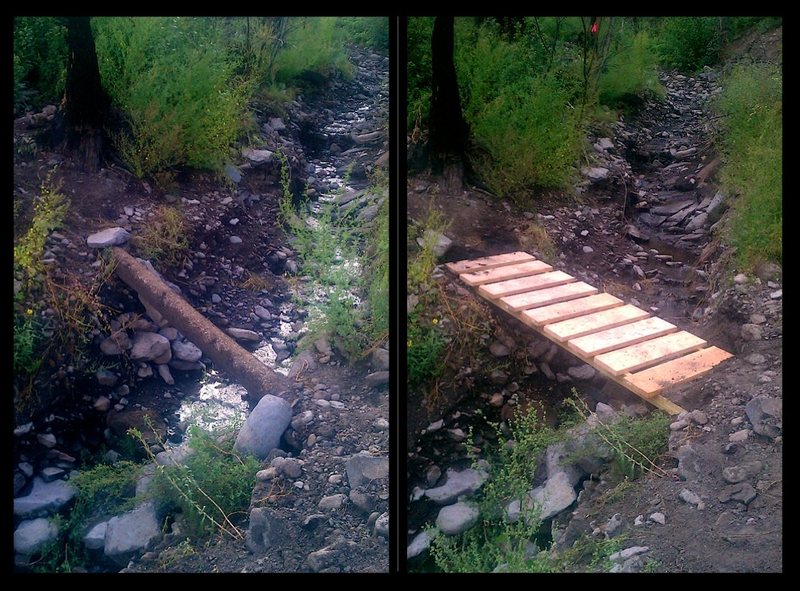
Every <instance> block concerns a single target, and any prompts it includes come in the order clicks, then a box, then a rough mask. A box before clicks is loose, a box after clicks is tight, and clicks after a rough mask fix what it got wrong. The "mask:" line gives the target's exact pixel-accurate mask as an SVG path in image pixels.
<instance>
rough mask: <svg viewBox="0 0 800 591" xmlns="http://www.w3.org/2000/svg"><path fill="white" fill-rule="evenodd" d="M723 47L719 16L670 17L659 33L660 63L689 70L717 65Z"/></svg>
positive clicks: (693, 70) (688, 71) (691, 71)
mask: <svg viewBox="0 0 800 591" xmlns="http://www.w3.org/2000/svg"><path fill="white" fill-rule="evenodd" d="M721 46H722V36H721V31H720V23H719V18H718V17H709V16H675V17H669V18H667V19H665V22H664V25H663V27H662V28H661V30H660V31H659V33H658V42H657V47H658V52H659V54H660V56H661V63H662V64H664V65H665V66H667V67H668V68H675V69H677V70H681V71H683V72H687V73H693V72H696V71H697V70H700V69H701V68H702V67H703V66H712V65H714V64H716V63H717V62H718V61H719V52H720V49H721Z"/></svg>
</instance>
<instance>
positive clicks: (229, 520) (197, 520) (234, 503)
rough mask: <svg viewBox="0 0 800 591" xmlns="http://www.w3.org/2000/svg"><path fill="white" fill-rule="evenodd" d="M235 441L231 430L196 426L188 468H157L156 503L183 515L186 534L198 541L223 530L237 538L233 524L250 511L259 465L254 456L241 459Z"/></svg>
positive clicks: (191, 439)
mask: <svg viewBox="0 0 800 591" xmlns="http://www.w3.org/2000/svg"><path fill="white" fill-rule="evenodd" d="M234 439H235V437H234V432H233V431H232V430H230V429H224V430H217V431H204V430H202V429H200V428H199V427H197V426H193V427H191V428H190V429H189V445H190V447H191V448H192V449H193V450H194V451H193V453H192V454H191V455H190V456H189V458H188V459H187V460H186V463H185V464H184V465H177V466H176V465H172V466H166V467H163V468H162V469H157V472H156V480H155V481H154V486H155V490H156V491H158V492H157V493H156V495H157V498H165V499H168V503H167V504H169V505H171V506H176V507H178V508H179V509H180V510H181V512H182V514H183V516H184V519H185V523H186V525H187V531H188V532H189V533H191V534H192V535H194V536H198V537H202V536H204V535H208V534H211V533H213V532H214V531H216V530H217V529H221V530H222V531H226V532H228V533H231V534H233V535H234V536H235V537H238V536H236V534H237V533H238V532H236V528H235V524H234V521H239V520H240V518H241V516H242V515H244V514H246V512H247V509H248V507H249V506H250V496H251V495H252V493H253V487H254V486H255V483H256V477H255V475H256V472H258V470H259V469H260V467H261V464H260V462H259V461H258V460H257V459H256V458H254V457H252V456H240V455H239V454H237V453H236V452H235V451H234V449H233V444H234ZM237 516H238V517H237Z"/></svg>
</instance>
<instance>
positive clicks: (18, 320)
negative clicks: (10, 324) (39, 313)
mask: <svg viewBox="0 0 800 591" xmlns="http://www.w3.org/2000/svg"><path fill="white" fill-rule="evenodd" d="M43 342H44V337H43V335H42V333H41V329H40V327H39V322H38V320H37V319H36V317H35V316H34V311H33V309H32V308H27V309H25V310H24V311H22V312H20V311H19V310H17V309H16V307H15V309H14V358H13V359H14V365H13V368H14V374H15V375H17V376H20V375H25V376H33V375H36V372H37V371H39V367H41V365H42V356H41V351H40V348H41V345H42V343H43Z"/></svg>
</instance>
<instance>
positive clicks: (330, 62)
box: [275, 17, 353, 83]
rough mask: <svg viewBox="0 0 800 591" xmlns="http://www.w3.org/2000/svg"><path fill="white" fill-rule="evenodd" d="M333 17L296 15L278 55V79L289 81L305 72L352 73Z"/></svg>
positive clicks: (351, 67) (343, 41)
mask: <svg viewBox="0 0 800 591" xmlns="http://www.w3.org/2000/svg"><path fill="white" fill-rule="evenodd" d="M336 21H337V19H336V18H335V17H296V18H293V19H292V22H291V23H290V26H289V31H288V34H287V35H286V47H285V48H284V49H283V50H282V51H281V52H280V53H279V54H278V57H277V60H276V66H275V71H276V76H275V79H276V80H277V81H278V82H284V83H291V82H293V81H296V80H297V79H299V78H300V77H301V76H303V75H304V74H305V73H307V72H313V73H316V74H320V75H322V76H328V75H331V74H334V73H336V72H339V73H341V74H343V75H344V76H347V77H349V76H352V74H353V66H352V65H351V64H350V62H349V61H348V59H347V53H346V52H345V50H344V43H345V41H346V39H345V38H344V35H343V31H342V29H341V28H339V27H337V26H336Z"/></svg>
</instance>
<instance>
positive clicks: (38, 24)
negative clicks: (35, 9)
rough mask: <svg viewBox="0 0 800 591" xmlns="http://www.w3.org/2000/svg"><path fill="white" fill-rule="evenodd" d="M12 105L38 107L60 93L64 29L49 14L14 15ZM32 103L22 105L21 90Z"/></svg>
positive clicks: (64, 62)
mask: <svg viewBox="0 0 800 591" xmlns="http://www.w3.org/2000/svg"><path fill="white" fill-rule="evenodd" d="M13 63H14V104H15V106H17V107H20V108H22V107H26V108H27V107H33V106H37V107H38V106H42V105H44V104H45V103H48V102H58V101H59V100H60V99H61V95H62V94H63V93H64V83H65V80H66V67H67V42H66V29H65V27H64V25H62V24H61V23H60V22H59V19H58V18H56V17H52V16H47V17H44V16H33V17H30V16H19V17H15V18H14V54H13ZM26 90H30V91H32V92H33V93H34V97H33V99H34V103H35V104H34V105H28V104H25V102H24V100H25V96H24V94H25V91H26Z"/></svg>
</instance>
